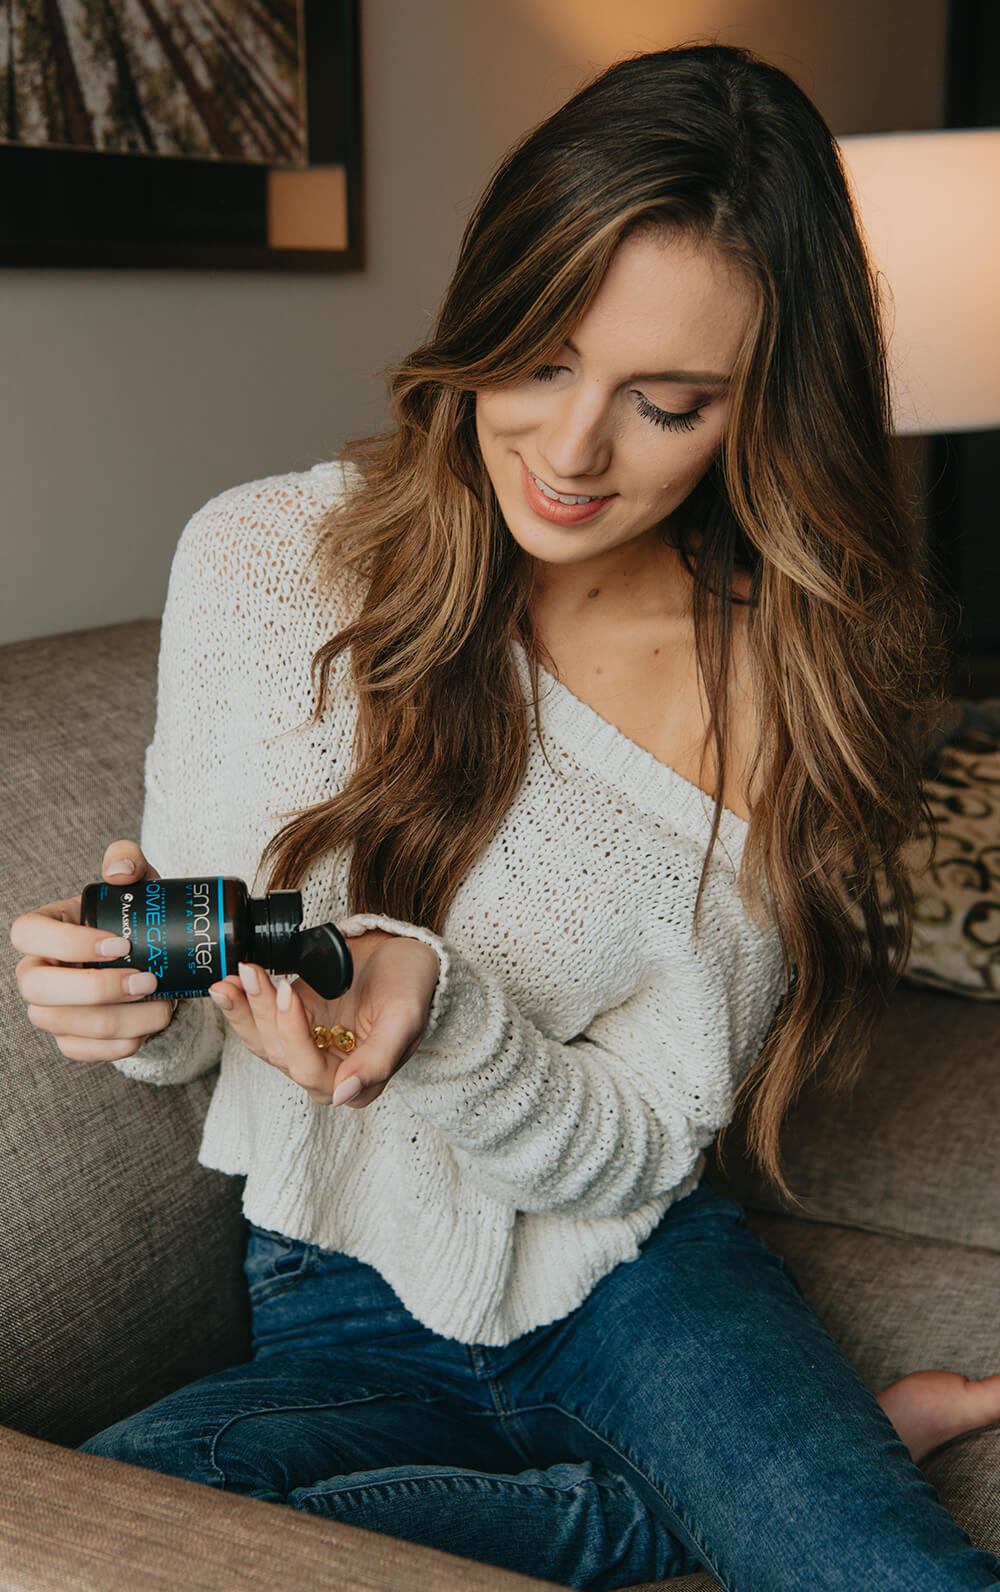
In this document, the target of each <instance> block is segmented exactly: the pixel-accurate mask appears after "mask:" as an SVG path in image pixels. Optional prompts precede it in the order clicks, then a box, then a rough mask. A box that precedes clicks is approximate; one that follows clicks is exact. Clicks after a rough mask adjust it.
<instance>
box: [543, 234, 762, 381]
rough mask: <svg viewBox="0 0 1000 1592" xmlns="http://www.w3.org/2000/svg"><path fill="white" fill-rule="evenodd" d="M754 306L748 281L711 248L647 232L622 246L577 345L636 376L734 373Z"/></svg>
mask: <svg viewBox="0 0 1000 1592" xmlns="http://www.w3.org/2000/svg"><path fill="white" fill-rule="evenodd" d="M755 304H756V293H755V291H754V287H753V284H752V283H751V282H750V280H749V278H748V277H747V276H746V275H745V273H744V272H742V271H741V270H740V269H739V267H738V266H737V265H735V263H734V262H733V261H731V260H730V259H729V258H728V257H727V256H726V255H724V254H723V253H722V252H721V251H720V250H719V249H717V248H715V247H714V246H713V245H712V244H710V243H705V242H703V241H702V240H700V239H697V238H694V237H691V236H690V235H687V234H681V233H672V232H668V231H666V230H662V231H661V230H656V231H653V230H644V231H642V232H637V233H633V234H632V235H631V236H630V237H628V238H626V239H625V241H624V242H623V243H622V244H620V246H619V248H618V249H617V251H616V252H615V255H614V257H613V258H612V261H611V264H610V266H609V267H608V270H607V272H606V273H605V276H604V278H603V280H602V282H601V285H600V287H599V288H598V290H597V292H596V294H595V295H594V297H593V298H592V299H591V301H590V304H589V305H588V306H587V309H586V310H585V311H584V313H583V315H582V316H581V317H580V320H579V322H578V323H577V325H576V327H575V329H574V331H573V334H572V336H573V342H574V344H575V345H576V346H577V347H578V348H579V350H580V352H581V354H583V355H584V356H586V355H587V354H588V353H590V354H591V355H593V357H595V358H601V359H602V360H603V359H608V360H611V361H613V362H614V363H615V364H616V365H617V364H622V365H628V366H629V367H630V370H632V371H633V372H635V373H638V372H645V373H650V374H653V373H657V372H660V371H669V370H674V369H677V370H696V371H713V372H716V373H718V374H721V375H729V374H730V373H731V371H732V368H733V364H734V363H735V360H736V355H737V353H738V351H739V348H740V345H741V343H742V341H743V338H744V336H745V334H746V331H747V328H748V326H749V324H750V321H751V318H752V316H753V313H754V307H755ZM637 359H638V361H639V363H638V364H637V363H636V360H637Z"/></svg>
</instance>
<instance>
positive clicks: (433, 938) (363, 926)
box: [337, 912, 451, 1044]
mask: <svg viewBox="0 0 1000 1592" xmlns="http://www.w3.org/2000/svg"><path fill="white" fill-rule="evenodd" d="M337 927H338V928H339V929H340V932H341V934H343V935H344V937H345V939H348V940H349V939H351V938H352V936H355V935H358V934H364V933H365V932H366V930H368V929H381V930H382V931H383V933H385V934H399V935H401V936H402V937H403V938H404V939H407V940H422V941H423V943H424V944H425V945H429V946H430V947H431V949H432V950H434V951H436V952H437V954H438V960H439V961H440V963H441V970H440V972H439V973H438V981H437V984H436V985H435V987H434V996H433V999H432V1000H431V1010H430V1016H429V1017H428V1019H427V1027H426V1028H425V1029H424V1033H423V1038H422V1039H421V1041H420V1043H421V1044H424V1043H425V1042H426V1041H427V1040H428V1039H430V1038H431V1036H432V1034H433V1033H434V1031H435V1029H436V1028H437V1026H438V1024H439V1022H440V1021H441V1017H442V1015H443V1013H444V1009H445V1006H446V1004H447V998H448V971H449V968H450V965H451V963H450V958H449V956H448V952H447V951H446V950H445V946H444V942H443V941H442V940H441V939H440V938H439V936H438V935H436V934H432V933H431V931H430V930H429V929H422V928H420V927H418V926H417V925H416V924H414V923H401V922H400V921H399V919H398V918H386V917H382V916H381V915H380V914H379V913H377V912H358V913H356V914H355V915H354V917H351V918H347V919H343V920H341V922H340V923H338V925H337Z"/></svg>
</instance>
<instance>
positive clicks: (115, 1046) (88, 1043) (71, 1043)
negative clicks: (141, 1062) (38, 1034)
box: [55, 1034, 142, 1061]
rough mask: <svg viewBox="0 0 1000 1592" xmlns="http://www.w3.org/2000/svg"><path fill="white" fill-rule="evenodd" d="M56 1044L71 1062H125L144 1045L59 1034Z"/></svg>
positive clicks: (123, 1040)
mask: <svg viewBox="0 0 1000 1592" xmlns="http://www.w3.org/2000/svg"><path fill="white" fill-rule="evenodd" d="M55 1042H56V1045H57V1046H58V1048H59V1049H60V1050H61V1051H62V1053H63V1055H64V1056H65V1057H67V1059H68V1060H69V1061H125V1060H127V1058H128V1057H129V1056H134V1055H136V1054H137V1052H138V1050H139V1047H140V1045H141V1044H142V1041H141V1040H140V1039H118V1040H101V1039H82V1038H80V1037H79V1036H78V1035H76V1034H67V1035H58V1034H57V1035H56V1036H55Z"/></svg>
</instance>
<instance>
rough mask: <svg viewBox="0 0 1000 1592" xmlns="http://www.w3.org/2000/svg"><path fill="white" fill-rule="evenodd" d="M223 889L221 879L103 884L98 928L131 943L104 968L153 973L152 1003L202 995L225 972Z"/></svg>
mask: <svg viewBox="0 0 1000 1592" xmlns="http://www.w3.org/2000/svg"><path fill="white" fill-rule="evenodd" d="M222 886H223V881H222V879H221V878H216V879H143V880H141V881H140V883H139V884H135V885H128V886H122V885H110V884H101V885H100V886H99V887H98V891H97V927H98V928H101V929H107V930H110V931H111V932H113V933H115V934H121V935H124V937H125V939H126V940H130V941H131V942H132V950H131V953H130V954H129V955H128V956H124V957H121V958H120V959H119V961H117V962H113V963H110V964H109V963H104V964H103V965H104V966H112V967H135V968H141V969H142V970H143V971H144V972H150V973H153V974H155V976H156V978H157V981H158V988H157V991H156V994H155V995H153V996H151V997H147V998H149V999H152V1000H156V999H158V998H161V997H162V996H163V995H176V996H184V997H190V996H196V995H204V994H205V992H206V990H207V989H208V988H209V986H210V985H211V984H216V983H218V981H219V980H220V979H223V978H225V977H226V974H227V972H228V966H227V957H226V929H225V916H224V911H223V903H222Z"/></svg>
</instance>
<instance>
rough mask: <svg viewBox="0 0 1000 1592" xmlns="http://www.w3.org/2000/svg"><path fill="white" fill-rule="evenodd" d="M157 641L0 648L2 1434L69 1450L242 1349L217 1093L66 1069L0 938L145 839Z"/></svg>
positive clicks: (237, 1255) (233, 1219)
mask: <svg viewBox="0 0 1000 1592" xmlns="http://www.w3.org/2000/svg"><path fill="white" fill-rule="evenodd" d="M158 634H159V626H158V624H157V622H156V621H155V620H140V621H137V622H135V623H133V624H127V625H115V626H108V627H105V628H102V629H99V630H91V631H79V632H76V633H74V634H72V635H61V636H52V637H48V638H43V639H42V640H39V641H29V642H20V643H17V644H15V645H12V646H7V647H3V648H0V742H2V745H3V747H4V761H3V769H2V775H0V779H2V784H0V829H2V833H3V835H4V846H3V859H2V872H0V914H2V919H3V933H2V935H0V1036H2V1037H0V1044H2V1048H3V1056H2V1063H0V1279H2V1286H0V1367H2V1371H0V1420H3V1421H5V1422H6V1423H8V1424H9V1425H11V1426H15V1427H17V1428H19V1429H20V1430H22V1431H24V1432H29V1433H32V1434H34V1435H36V1436H41V1437H50V1438H55V1439H57V1440H59V1441H62V1442H67V1443H75V1442H77V1441H79V1440H81V1439H82V1438H83V1437H85V1436H88V1435H89V1434H90V1433H91V1432H93V1431H95V1430H97V1429H99V1428H100V1427H101V1426H104V1425H106V1424H107V1423H108V1422H110V1421H112V1420H116V1419H118V1418H119V1417H120V1416H122V1415H125V1414H127V1413H129V1412H130V1411H131V1410H134V1409H137V1408H139V1407H141V1406H142V1405H144V1404H147V1403H149V1402H150V1401H151V1400H153V1399H155V1398H158V1397H160V1396H161V1394H163V1393H166V1392H168V1391H169V1390H170V1389H171V1388H173V1387H176V1386H178V1385H180V1384H181V1383H183V1382H187V1381H190V1380H192V1379H193V1378H194V1377H196V1376H199V1375H201V1374H202V1373H203V1372H204V1371H208V1370H211V1369H214V1368H216V1367H217V1366H220V1365H224V1364H227V1363H231V1362H232V1361H234V1360H237V1359H241V1358H244V1357H245V1355H246V1353H247V1323H246V1319H245V1302H244V1290H243V1286H242V1275H241V1270H240V1262H241V1253H242V1241H243V1228H242V1220H241V1217H240V1213H239V1196H240V1185H239V1183H238V1181H237V1180H235V1179H232V1178H224V1177H222V1176H220V1175H219V1174H217V1173H210V1172H207V1171H205V1170H204V1169H202V1168H201V1167H199V1166H198V1165H197V1163H196V1155H197V1147H198V1141H199V1137H200V1131H201V1122H202V1119H203V1117H204V1113H205V1110H206V1108H207V1104H208V1099H209V1096H210V1094H211V1088H212V1080H211V1079H200V1080H198V1081H197V1082H196V1083H194V1084H191V1085H188V1086H186V1087H180V1088H169V1089H153V1088H150V1087H147V1086H144V1085H142V1084H136V1083H131V1082H129V1081H127V1080H126V1079H125V1078H123V1077H122V1076H121V1075H120V1074H118V1073H117V1072H115V1071H114V1069H113V1068H111V1067H109V1066H105V1065H102V1064H97V1065H93V1064H87V1063H82V1062H71V1061H67V1060H66V1058H65V1057H64V1056H63V1055H62V1053H61V1052H60V1051H59V1050H58V1048H57V1047H56V1044H55V1042H54V1040H52V1039H51V1038H50V1036H48V1035H47V1034H42V1033H40V1032H39V1031H38V1030H37V1029H35V1028H34V1027H32V1025H31V1024H30V1023H29V1022H28V1020H27V1017H26V1015H25V1007H24V1003H23V1001H22V1000H21V997H20V995H19V993H18V990H17V986H16V984H15V981H14V974H13V965H14V963H15V962H16V960H17V953H16V952H14V951H13V948H12V947H11V945H10V942H9V938H8V932H9V927H10V923H11V921H12V919H13V918H15V917H16V916H17V915H18V914H19V913H21V912H24V911H26V910H28V909H29V908H31V907H34V906H38V905H41V904H42V903H43V902H45V901H50V900H53V899H56V898H58V897H62V896H67V895H70V894H73V893H75V892H76V891H77V890H79V889H80V888H81V887H82V886H83V885H84V884H86V883H87V882H88V880H90V879H93V878H96V877H98V876H99V872H100V863H101V857H102V855H103V852H104V848H105V846H106V845H107V843H108V842H109V841H110V840H113V839H116V838H119V837H123V836H131V837H136V836H138V833H139V820H140V814H141V809H142V773H143V751H144V748H145V745H146V743H147V741H148V740H149V738H150V735H151V733H152V723H153V706H154V692H155V672H156V649H157V640H158Z"/></svg>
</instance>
